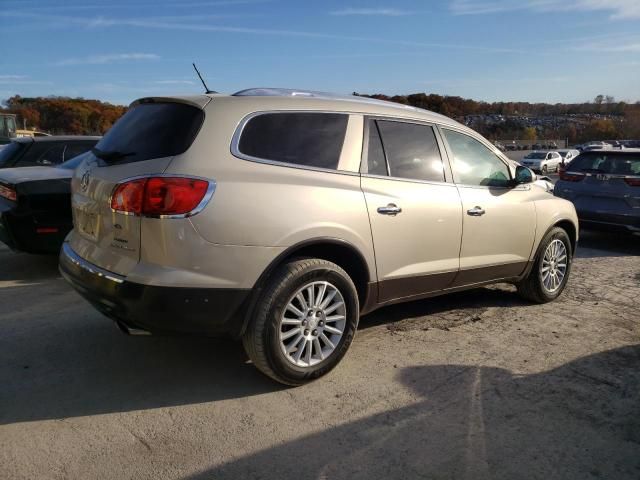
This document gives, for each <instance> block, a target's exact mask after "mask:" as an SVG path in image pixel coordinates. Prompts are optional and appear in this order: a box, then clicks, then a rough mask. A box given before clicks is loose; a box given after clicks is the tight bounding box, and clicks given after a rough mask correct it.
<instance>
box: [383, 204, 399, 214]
mask: <svg viewBox="0 0 640 480" xmlns="http://www.w3.org/2000/svg"><path fill="white" fill-rule="evenodd" d="M400 212H402V209H401V208H400V207H399V206H397V205H396V204H395V203H390V204H389V205H387V206H386V207H378V213H380V214H382V215H394V216H395V215H397V214H399V213H400Z"/></svg>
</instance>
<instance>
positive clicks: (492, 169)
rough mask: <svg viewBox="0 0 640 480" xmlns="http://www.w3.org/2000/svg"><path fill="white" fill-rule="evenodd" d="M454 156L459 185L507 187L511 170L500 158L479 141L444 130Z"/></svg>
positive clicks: (456, 177) (454, 169) (454, 166)
mask: <svg viewBox="0 0 640 480" xmlns="http://www.w3.org/2000/svg"><path fill="white" fill-rule="evenodd" d="M443 132H444V135H445V137H446V139H447V142H448V143H449V147H451V151H452V154H453V165H452V167H453V171H454V173H455V179H456V182H457V183H460V184H464V185H482V186H487V187H506V186H508V184H509V179H510V175H509V169H508V167H507V165H505V163H504V162H503V161H502V160H500V158H498V156H497V155H496V154H495V153H493V152H492V151H491V150H489V149H488V148H487V147H486V146H485V145H483V144H482V143H480V142H479V141H478V140H476V139H474V138H472V137H470V136H469V135H465V134H463V133H458V132H454V131H453V130H447V129H443Z"/></svg>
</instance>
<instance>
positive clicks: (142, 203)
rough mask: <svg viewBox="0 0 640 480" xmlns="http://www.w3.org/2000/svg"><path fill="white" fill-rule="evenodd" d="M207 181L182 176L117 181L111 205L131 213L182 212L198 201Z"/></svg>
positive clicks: (192, 206)
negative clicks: (118, 182)
mask: <svg viewBox="0 0 640 480" xmlns="http://www.w3.org/2000/svg"><path fill="white" fill-rule="evenodd" d="M208 189H209V182H208V181H206V180H199V179H194V178H184V177H148V178H140V179H136V180H130V181H128V182H124V183H121V184H119V185H117V186H116V188H115V190H114V191H113V195H112V196H111V208H112V209H113V210H115V211H117V212H122V213H130V214H134V215H148V216H157V215H186V214H189V213H191V212H193V210H195V209H196V207H197V206H198V205H199V204H200V202H202V200H203V199H204V197H205V195H206V194H207V190H208Z"/></svg>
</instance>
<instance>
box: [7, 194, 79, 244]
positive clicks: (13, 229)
mask: <svg viewBox="0 0 640 480" xmlns="http://www.w3.org/2000/svg"><path fill="white" fill-rule="evenodd" d="M39 227H47V228H46V230H44V231H42V232H39V231H38V228H39ZM72 228H73V225H72V224H71V218H69V219H68V221H65V220H60V219H55V220H51V221H49V222H47V223H46V224H40V223H39V222H38V219H37V214H36V213H35V212H26V213H25V212H22V213H19V212H18V211H17V206H16V205H15V204H11V203H9V202H7V201H4V200H3V199H0V242H2V243H4V244H6V245H8V246H9V248H11V249H12V250H20V251H23V252H27V253H58V251H59V250H60V246H61V245H62V242H63V240H64V238H65V237H66V235H67V234H68V233H69V231H70V230H71V229H72Z"/></svg>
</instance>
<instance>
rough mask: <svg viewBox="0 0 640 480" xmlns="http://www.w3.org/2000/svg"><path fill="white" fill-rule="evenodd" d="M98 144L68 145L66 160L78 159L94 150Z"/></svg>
mask: <svg viewBox="0 0 640 480" xmlns="http://www.w3.org/2000/svg"><path fill="white" fill-rule="evenodd" d="M95 144H96V142H92V143H86V142H83V143H67V148H66V149H65V151H64V160H65V162H66V161H67V160H70V159H72V158H73V157H77V156H78V155H81V154H83V153H85V152H87V151H89V150H91V149H92V148H93V146H94V145H95Z"/></svg>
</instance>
